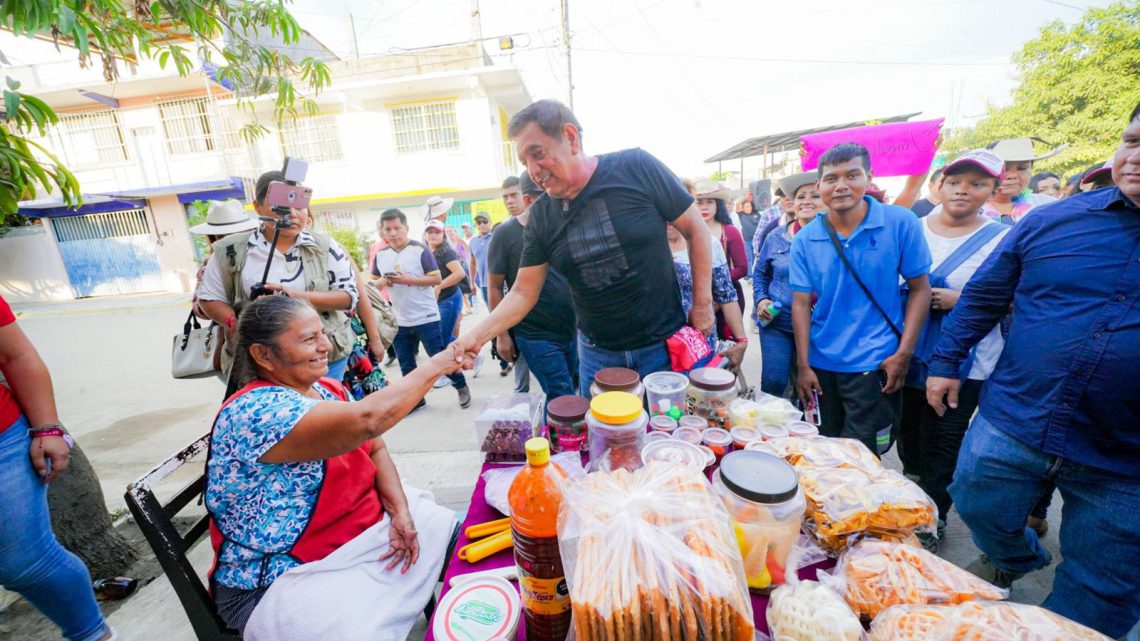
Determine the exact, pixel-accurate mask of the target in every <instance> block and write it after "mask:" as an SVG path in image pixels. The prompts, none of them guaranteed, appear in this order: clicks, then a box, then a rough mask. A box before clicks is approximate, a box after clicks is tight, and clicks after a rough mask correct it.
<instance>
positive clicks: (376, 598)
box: [206, 296, 457, 641]
mask: <svg viewBox="0 0 1140 641" xmlns="http://www.w3.org/2000/svg"><path fill="white" fill-rule="evenodd" d="M331 347H332V346H331V343H330V341H329V339H328V338H327V337H326V335H325V333H324V331H323V327H322V325H321V320H320V318H319V317H318V316H317V312H316V311H315V310H314V309H313V308H312V306H310V305H309V304H308V303H306V302H304V301H302V300H299V299H295V298H289V297H286V296H265V297H262V298H259V299H257V300H256V301H254V302H252V303H250V304H249V306H248V307H246V309H245V310H244V311H243V313H242V314H241V320H240V321H239V322H238V325H237V354H236V360H235V362H234V372H233V376H232V377H231V383H230V384H231V388H233V387H239V386H240V389H238V390H237V391H236V392H234V391H233V390H232V389H231V390H230V391H231V394H230V395H229V398H228V399H227V400H226V402H225V403H224V404H223V405H222V409H221V410H220V411H219V412H218V417H217V419H216V420H215V422H214V428H213V433H212V435H211V438H210V456H209V459H208V461H207V464H206V469H207V472H206V477H207V485H206V508H207V509H208V510H209V512H210V515H211V517H212V523H211V541H212V543H213V547H214V553H215V563H214V567H213V568H212V570H211V572H210V587H211V591H212V594H213V598H214V602H215V604H216V605H217V608H218V613H219V614H220V615H221V617H222V619H223V620H225V622H226V623H227V624H228V625H230V626H231V627H233V628H236V629H238V630H239V631H241V632H242V634H243V637H244V638H245V639H247V640H250V639H253V640H254V641H257V640H258V639H273V640H274V641H287V640H288V639H302V638H304V639H316V638H337V639H358V638H359V639H388V638H393V639H404V638H405V636H406V635H407V633H408V630H409V629H410V628H411V626H412V624H413V623H414V621H415V619H416V617H417V616H418V613H419V612H420V611H421V610H422V608H423V606H424V604H426V603H427V601H428V599H429V598H430V595H431V593H432V590H433V589H434V586H435V582H436V577H438V576H439V571H440V567H441V566H442V564H443V557H444V556H445V553H446V549H447V545H448V543H449V541H450V535H451V532H452V531H453V529H454V525H455V515H454V513H452V512H451V511H449V510H445V509H443V508H440V507H439V506H437V505H435V504H434V503H433V502H432V501H431V498H430V495H427V494H426V493H422V492H418V491H411V489H410V488H409V492H408V493H407V495H405V491H404V487H402V486H401V484H400V479H399V475H398V474H397V472H396V466H395V465H394V464H393V463H392V459H391V458H390V457H389V455H388V450H387V449H386V448H385V446H384V442H383V441H382V440H381V439H380V435H381V434H383V433H384V432H386V431H387V430H388V429H390V428H391V427H393V426H394V425H395V424H396V422H397V421H399V420H400V419H401V418H403V417H404V416H405V415H406V414H407V413H408V412H409V411H410V410H411V409H412V407H413V406H414V405H415V404H416V403H417V402H418V401H419V400H420V399H421V398H422V397H423V396H424V394H425V393H427V391H428V390H430V389H431V386H432V383H434V382H435V380H436V379H437V378H439V377H440V376H441V375H444V374H447V373H449V372H450V371H451V370H453V369H455V368H456V367H457V366H456V364H455V361H454V359H453V358H451V357H450V353H448V352H440V354H439V355H438V357H437V358H433V359H431V361H430V362H429V363H427V364H426V365H421V366H420V367H417V368H416V370H415V371H414V372H411V373H410V374H408V375H407V376H405V377H404V378H403V379H401V380H399V381H397V382H396V383H394V384H393V385H391V386H390V387H387V388H385V389H382V390H380V391H378V392H375V393H373V394H371V395H369V396H367V397H365V398H364V399H362V400H360V401H358V402H344V401H345V400H346V398H347V396H346V392H345V390H344V388H343V387H342V386H341V384H340V383H339V382H336V381H333V380H332V379H329V378H322V376H324V374H325V373H326V372H327V371H328V357H329V352H330V350H331Z"/></svg>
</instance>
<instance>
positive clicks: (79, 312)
mask: <svg viewBox="0 0 1140 641" xmlns="http://www.w3.org/2000/svg"><path fill="white" fill-rule="evenodd" d="M61 305H62V304H61ZM176 307H184V308H186V309H189V308H190V302H189V301H185V300H183V301H177V302H174V301H171V302H165V303H155V304H152V305H125V306H118V307H96V308H81V309H51V310H39V309H29V310H18V309H16V308H15V307H13V308H12V313H13V314H14V315H15V316H16V319H17V320H25V319H33V318H63V317H67V316H89V315H92V314H122V313H124V312H136V311H154V310H156V309H173V308H176Z"/></svg>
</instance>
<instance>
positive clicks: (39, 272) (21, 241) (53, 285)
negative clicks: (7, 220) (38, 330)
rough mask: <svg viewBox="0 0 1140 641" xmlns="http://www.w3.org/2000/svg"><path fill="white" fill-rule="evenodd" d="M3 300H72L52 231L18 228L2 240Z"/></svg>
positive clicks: (0, 281) (0, 277)
mask: <svg viewBox="0 0 1140 641" xmlns="http://www.w3.org/2000/svg"><path fill="white" fill-rule="evenodd" d="M0 296H3V297H4V299H5V300H7V301H8V302H10V303H17V302H21V303H23V302H37V301H52V300H71V299H72V298H73V296H72V293H71V284H70V283H69V282H68V280H67V271H66V270H64V268H63V261H62V260H61V259H60V257H59V250H58V249H56V246H55V240H54V239H53V238H52V237H51V235H50V230H48V229H47V228H45V227H44V226H42V225H35V226H31V227H18V228H16V229H13V230H11V231H10V232H8V233H7V234H6V235H4V236H3V237H0Z"/></svg>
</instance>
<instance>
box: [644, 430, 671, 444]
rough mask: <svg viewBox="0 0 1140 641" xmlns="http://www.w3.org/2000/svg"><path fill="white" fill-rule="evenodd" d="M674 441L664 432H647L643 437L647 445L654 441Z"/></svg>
mask: <svg viewBox="0 0 1140 641" xmlns="http://www.w3.org/2000/svg"><path fill="white" fill-rule="evenodd" d="M673 440H676V439H674V438H673V436H672V435H671V434H666V433H665V432H649V433H648V434H646V435H645V444H646V445H648V444H650V443H652V442H654V441H673Z"/></svg>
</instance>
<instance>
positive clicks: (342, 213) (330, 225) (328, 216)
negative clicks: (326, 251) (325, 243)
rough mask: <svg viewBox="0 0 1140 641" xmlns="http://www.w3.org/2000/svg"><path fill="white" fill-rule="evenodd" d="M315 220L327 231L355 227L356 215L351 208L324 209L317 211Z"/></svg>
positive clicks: (352, 228)
mask: <svg viewBox="0 0 1140 641" xmlns="http://www.w3.org/2000/svg"><path fill="white" fill-rule="evenodd" d="M317 220H318V221H319V222H320V226H321V227H322V228H323V229H326V230H328V231H343V230H346V229H347V230H354V229H356V216H355V215H353V213H352V210H351V209H324V210H321V211H318V212H317Z"/></svg>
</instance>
